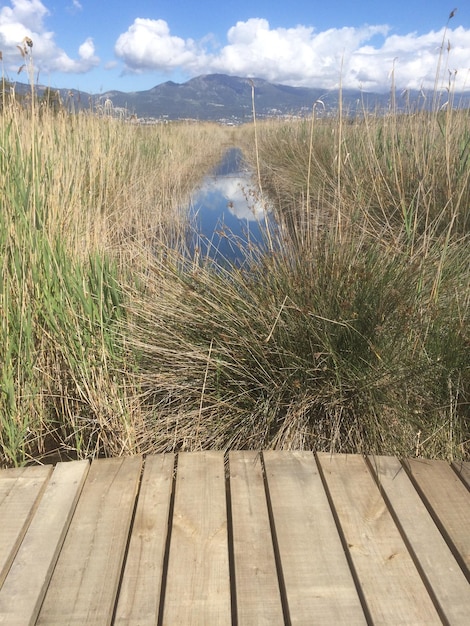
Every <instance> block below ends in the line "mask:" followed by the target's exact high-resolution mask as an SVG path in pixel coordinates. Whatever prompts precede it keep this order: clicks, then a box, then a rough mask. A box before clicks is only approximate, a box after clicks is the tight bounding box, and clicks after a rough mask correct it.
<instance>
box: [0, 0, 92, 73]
mask: <svg viewBox="0 0 470 626" xmlns="http://www.w3.org/2000/svg"><path fill="white" fill-rule="evenodd" d="M10 4H11V6H6V7H3V8H2V9H1V10H0V49H1V50H2V53H3V59H4V62H5V64H6V66H7V68H8V69H9V70H15V71H16V69H17V68H18V66H19V65H20V64H21V62H22V59H21V57H20V55H19V52H18V49H17V45H18V44H20V43H21V42H22V41H23V38H24V37H25V36H28V37H30V38H31V39H32V41H33V48H32V54H33V60H34V66H35V69H36V70H38V71H39V72H40V73H42V72H54V71H57V72H66V73H68V72H70V73H79V74H80V73H84V72H88V71H89V70H91V69H92V68H94V67H96V66H97V65H98V64H99V59H98V57H97V56H96V55H95V48H94V44H93V41H92V39H90V38H88V39H86V40H85V41H84V42H83V43H82V44H81V46H80V47H79V49H78V58H77V59H72V58H70V57H69V56H68V54H67V53H66V52H65V51H64V50H63V49H61V48H60V47H59V46H58V45H57V44H56V43H55V40H54V38H55V34H54V33H53V32H51V31H48V30H47V29H46V27H45V25H44V21H45V18H46V17H47V16H48V15H49V11H48V9H47V8H46V7H45V6H44V4H43V3H42V2H41V1H40V0H11V2H10ZM79 5H80V3H79V2H77V1H74V6H76V8H78V7H79Z"/></svg>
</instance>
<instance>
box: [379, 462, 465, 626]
mask: <svg viewBox="0 0 470 626" xmlns="http://www.w3.org/2000/svg"><path fill="white" fill-rule="evenodd" d="M369 461H370V464H371V467H372V468H373V470H374V472H375V474H376V476H377V479H378V481H379V484H380V487H381V489H382V490H383V492H384V493H385V496H386V498H387V501H388V503H389V507H391V509H392V510H393V512H394V515H395V519H396V520H397V523H398V525H399V526H400V528H401V530H402V534H404V535H405V536H406V538H407V541H408V543H409V545H410V546H411V549H412V551H413V553H414V555H415V558H416V559H417V561H418V562H419V565H420V568H421V571H422V574H423V575H424V577H425V578H426V580H427V581H428V587H430V588H431V589H432V590H433V593H434V596H435V598H436V601H437V603H438V605H439V608H440V613H441V615H443V616H445V619H446V620H447V623H449V624H453V625H454V624H455V626H457V625H460V624H461V625H462V626H467V624H468V622H469V615H470V586H469V584H468V581H467V580H466V578H465V576H464V574H463V572H462V570H461V569H460V566H459V565H458V563H457V562H456V560H455V558H454V557H453V555H452V553H451V552H450V550H449V548H448V546H447V544H446V542H445V540H444V538H443V537H442V535H441V533H440V532H439V529H438V528H437V526H436V525H435V523H434V521H433V520H432V518H431V516H430V515H429V513H428V510H427V509H426V507H425V505H424V503H423V501H422V500H421V498H420V496H419V494H418V493H417V492H416V489H415V488H414V485H413V483H412V482H411V480H410V478H409V477H408V475H407V473H406V472H405V470H404V469H403V467H402V465H401V463H400V461H398V459H396V458H393V457H383V456H376V457H370V459H369Z"/></svg>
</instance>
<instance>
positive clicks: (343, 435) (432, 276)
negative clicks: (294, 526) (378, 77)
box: [0, 93, 470, 465]
mask: <svg viewBox="0 0 470 626" xmlns="http://www.w3.org/2000/svg"><path fill="white" fill-rule="evenodd" d="M33 95H34V94H33ZM252 96H253V97H252V104H253V110H254V101H255V99H254V93H252ZM33 99H34V98H33ZM437 102H439V106H437V104H436V105H435V106H433V107H432V108H431V110H427V109H426V108H425V107H421V108H420V109H418V108H411V107H410V108H409V110H407V111H405V112H402V111H401V110H399V109H398V106H397V103H396V99H395V98H392V100H391V108H390V110H389V111H387V112H386V114H383V113H380V114H370V113H369V112H368V111H366V110H365V108H361V109H359V110H358V111H357V112H354V115H352V114H349V115H346V113H345V112H344V111H343V110H342V109H340V112H339V113H338V115H337V116H336V117H335V118H322V117H321V116H320V115H319V112H320V111H319V106H316V105H314V106H313V108H312V113H313V114H312V117H311V118H310V119H307V120H294V121H276V122H273V121H270V122H262V123H261V122H259V121H256V120H255V121H256V126H253V125H251V126H246V127H244V128H241V129H235V130H227V129H222V128H221V127H219V126H217V125H211V124H209V125H208V124H186V123H181V124H169V125H156V126H149V127H142V126H139V125H134V124H131V123H126V122H121V121H118V120H114V119H109V118H107V117H98V116H96V115H94V114H92V113H84V112H82V113H77V114H74V115H69V114H66V113H65V112H63V111H61V110H60V109H59V110H55V109H50V108H49V107H40V106H35V107H31V106H18V103H17V102H15V101H14V100H12V99H4V100H3V110H2V113H1V116H0V141H1V145H0V166H1V167H0V189H1V190H2V202H3V205H2V212H1V214H0V261H1V264H2V276H3V281H2V284H1V286H0V308H1V311H0V319H1V326H0V359H1V363H2V365H3V367H2V369H1V381H0V389H1V391H0V463H1V464H2V465H7V464H8V465H14V464H22V463H25V462H28V461H32V460H36V461H37V460H41V459H44V458H46V457H47V456H48V454H51V453H52V452H55V453H58V454H60V455H65V456H68V457H74V456H75V457H76V456H78V457H88V456H93V455H98V454H113V455H117V454H128V453H133V452H136V451H139V452H155V451H165V450H181V449H184V450H195V449H200V448H209V447H216V448H221V449H227V448H230V447H250V448H266V447H268V448H269V447H271V448H273V447H275V448H287V449H289V448H310V449H319V450H329V451H332V452H334V451H342V452H362V453H381V454H396V455H399V456H402V455H403V456H426V457H439V458H446V459H455V458H467V459H468V454H469V453H468V443H469V439H470V427H469V423H470V422H469V420H470V360H469V348H470V334H469V328H470V325H469V308H470V255H469V254H468V248H469V205H470V197H469V194H470V191H469V189H470V185H469V182H470V181H469V175H470V174H469V173H470V163H469V154H470V136H469V131H468V115H469V113H468V111H465V110H458V109H456V108H453V107H452V106H451V104H452V103H451V102H450V103H449V105H448V106H447V108H444V109H443V108H442V106H441V102H440V100H438V99H436V103H437ZM254 112H255V110H254ZM255 131H256V137H255V136H254V132H255ZM254 139H256V141H254ZM230 143H231V144H233V143H236V144H238V145H242V146H243V149H244V152H245V155H246V157H247V159H248V160H250V159H251V161H252V163H253V170H254V172H255V174H256V178H258V182H259V186H260V188H262V191H263V194H267V195H268V196H269V199H270V204H271V206H272V207H273V212H274V214H275V217H276V225H275V226H273V225H272V223H271V222H270V221H269V220H267V221H266V224H265V242H264V246H262V247H261V248H257V247H254V246H253V245H251V244H249V245H246V246H245V247H244V250H245V262H244V264H243V266H242V267H230V265H224V267H221V266H220V265H218V264H217V263H215V262H214V261H211V260H209V259H200V258H192V257H191V256H190V255H189V254H188V250H187V249H186V246H185V242H186V232H187V228H188V227H189V226H188V220H187V215H186V213H185V212H184V211H183V210H182V209H181V207H182V206H184V204H185V201H186V198H187V195H188V192H189V191H190V190H191V188H192V187H193V186H194V185H195V184H196V182H198V181H199V180H200V179H201V177H202V176H203V175H204V174H205V173H206V172H207V171H208V170H209V169H210V167H211V166H212V164H214V163H215V162H216V161H217V160H218V158H219V157H220V155H221V153H222V151H223V150H224V148H225V147H226V146H227V145H228V144H230ZM263 197H264V195H263Z"/></svg>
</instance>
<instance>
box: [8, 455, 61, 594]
mask: <svg viewBox="0 0 470 626" xmlns="http://www.w3.org/2000/svg"><path fill="white" fill-rule="evenodd" d="M51 474H52V467H51V466H44V465H42V466H41V465H37V466H33V467H22V468H15V469H5V470H1V471H0V529H1V530H0V587H1V586H2V584H3V581H4V580H5V578H6V575H7V573H8V570H9V568H10V566H11V564H12V562H13V559H14V557H15V554H16V552H17V550H18V547H19V545H20V544H21V541H22V540H23V537H24V535H25V533H26V530H27V528H28V525H29V523H30V521H31V518H32V516H33V514H34V511H35V507H36V505H37V502H38V500H39V498H40V496H41V493H42V491H43V489H44V487H45V484H46V481H47V480H48V478H49V477H50V475H51Z"/></svg>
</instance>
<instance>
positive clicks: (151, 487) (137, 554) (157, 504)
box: [114, 454, 175, 626]
mask: <svg viewBox="0 0 470 626" xmlns="http://www.w3.org/2000/svg"><path fill="white" fill-rule="evenodd" d="M174 460H175V457H174V455H173V454H160V455H156V456H148V457H147V458H146V459H145V469H144V475H143V477H142V484H141V487H140V492H139V500H138V503H137V510H136V515H135V519H134V524H133V527H132V536H131V540H130V544H129V551H128V555H127V561H126V567H125V571H124V576H123V580H122V584H121V589H120V593H119V602H118V607H117V611H116V618H115V621H114V623H115V624H126V625H128V626H132V625H135V626H137V625H139V626H145V625H146V624H149V625H150V624H151V625H152V626H154V625H155V624H156V623H157V618H158V610H159V605H160V593H161V588H162V579H163V560H164V556H165V547H166V540H167V535H168V514H169V509H170V500H171V492H172V485H173V467H174Z"/></svg>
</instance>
